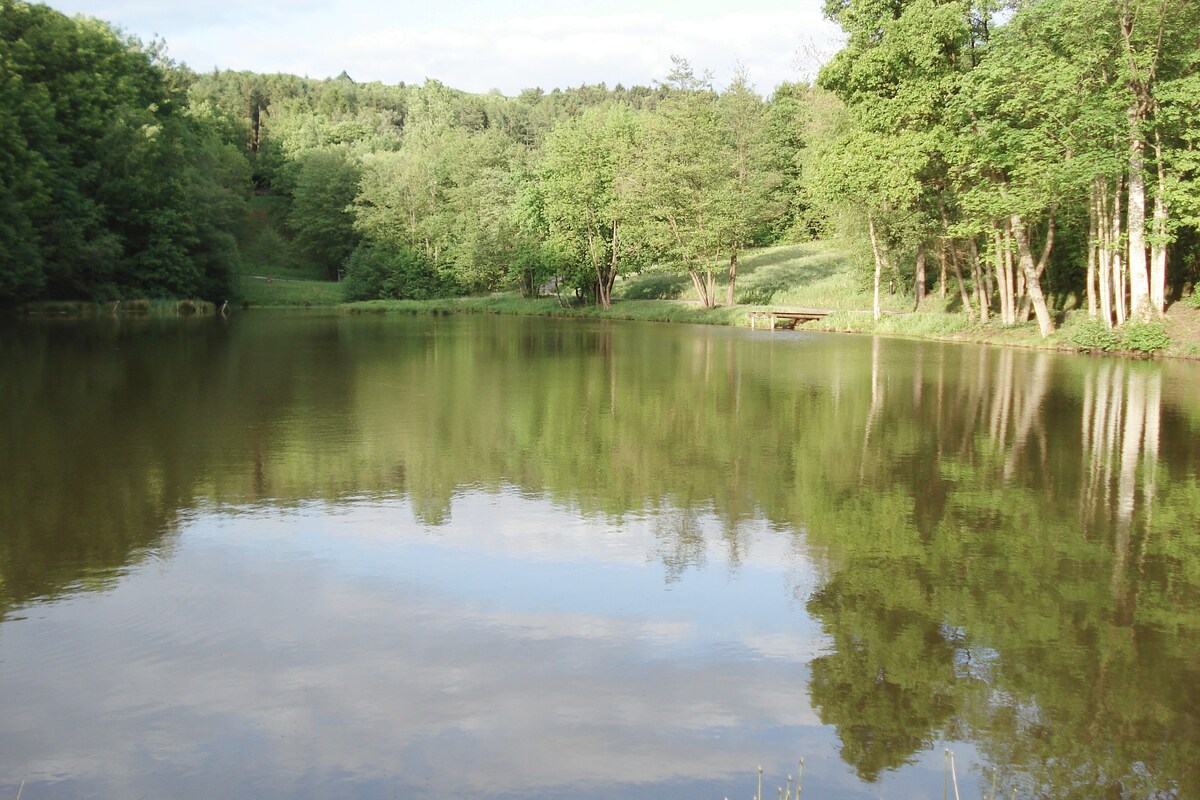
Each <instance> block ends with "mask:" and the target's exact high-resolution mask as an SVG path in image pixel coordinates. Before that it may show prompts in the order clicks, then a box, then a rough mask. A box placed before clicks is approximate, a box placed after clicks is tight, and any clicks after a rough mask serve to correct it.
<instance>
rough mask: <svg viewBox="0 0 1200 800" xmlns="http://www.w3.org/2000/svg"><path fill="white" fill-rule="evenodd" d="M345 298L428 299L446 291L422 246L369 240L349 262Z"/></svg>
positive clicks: (357, 250)
mask: <svg viewBox="0 0 1200 800" xmlns="http://www.w3.org/2000/svg"><path fill="white" fill-rule="evenodd" d="M342 287H343V292H344V296H345V299H346V300H348V301H354V300H376V299H390V300H425V299H428V298H430V297H437V296H439V295H440V294H442V291H443V287H442V284H441V282H440V281H439V279H438V275H437V273H436V272H435V271H434V269H433V265H432V264H430V263H429V261H428V259H426V258H425V256H424V254H422V253H421V252H420V251H418V250H414V249H413V248H410V247H405V246H403V245H400V246H394V245H389V244H382V243H367V244H362V245H359V247H358V248H357V249H356V250H355V251H354V253H353V254H352V255H351V256H350V259H349V260H348V261H347V262H346V278H345V280H344V281H342Z"/></svg>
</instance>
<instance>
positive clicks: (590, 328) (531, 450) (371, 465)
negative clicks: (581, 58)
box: [0, 312, 1200, 800]
mask: <svg viewBox="0 0 1200 800" xmlns="http://www.w3.org/2000/svg"><path fill="white" fill-rule="evenodd" d="M0 354H2V355H3V358H2V359H0V374H2V376H3V377H2V379H0V404H2V408H3V411H4V416H3V429H2V430H3V433H2V441H0V445H2V446H0V470H2V474H3V476H4V478H3V482H2V484H0V512H2V517H0V518H2V519H3V526H2V528H0V797H5V798H12V797H16V796H17V794H18V792H21V793H22V794H21V796H22V798H25V800H37V798H83V797H103V798H141V797H170V798H213V797H229V798H235V797H256V798H351V797H352V798H385V797H387V798H390V797H405V798H440V797H473V798H517V797H521V798H607V797H629V798H656V799H660V798H689V799H694V798H713V800H720V798H724V797H732V798H749V797H751V796H752V795H754V793H755V792H756V790H757V780H758V774H757V768H758V767H759V766H760V765H761V766H762V768H763V771H764V773H763V792H764V795H765V796H768V797H775V796H776V787H778V786H783V785H784V784H785V782H786V780H787V775H788V774H789V773H791V774H793V775H795V774H796V773H797V772H798V770H799V764H798V761H799V759H801V758H803V759H804V772H803V790H804V791H803V795H804V797H805V798H814V800H827V799H830V798H832V799H833V800H838V799H840V798H877V797H904V798H920V797H928V798H935V797H943V796H944V795H943V792H944V785H945V784H944V781H945V780H946V776H947V770H946V763H947V756H946V755H945V751H946V750H951V751H953V753H954V764H955V769H954V777H955V778H956V779H957V781H958V785H959V789H960V790H961V793H962V796H963V797H980V796H981V795H987V796H992V794H993V793H994V795H995V796H996V797H1005V798H1007V797H1010V796H1011V794H1012V792H1013V791H1014V790H1015V791H1016V796H1017V797H1054V798H1074V797H1078V798H1086V797H1099V796H1103V797H1114V798H1116V797H1127V798H1145V797H1178V798H1184V797H1198V796H1200V481H1198V476H1200V366H1198V365H1196V364H1190V363H1153V362H1137V361H1123V360H1114V359H1101V358H1088V357H1082V356H1070V355H1058V354H1051V353H1045V352H1030V351H1021V350H1015V349H999V348H983V347H975V346H963V345H952V344H936V343H918V342H910V341H904V340H885V339H871V338H866V337H853V336H839V335H822V334H806V333H803V332H798V333H768V332H762V331H759V332H750V331H746V330H733V329H721V328H704V327H692V326H684V325H659V324H638V323H615V322H589V321H582V320H541V319H522V318H506V317H493V316H453V317H405V316H361V317H354V316H338V315H333V314H323V313H278V314H276V313H267V312H252V313H251V312H248V313H245V314H236V315H234V316H233V317H231V318H230V319H228V320H221V319H191V320H154V319H143V320H136V319H122V320H115V319H101V320H96V321H91V322H66V321H57V320H45V321H37V322H22V323H16V324H9V325H6V326H5V327H4V328H3V329H2V337H0ZM22 784H24V788H23V789H22V788H21V787H22ZM993 786H994V787H995V788H994V790H993ZM951 791H952V790H951ZM950 796H953V794H951V795H950Z"/></svg>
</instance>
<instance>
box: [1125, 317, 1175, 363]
mask: <svg viewBox="0 0 1200 800" xmlns="http://www.w3.org/2000/svg"><path fill="white" fill-rule="evenodd" d="M1121 346H1122V347H1123V348H1124V349H1126V350H1132V351H1133V352H1135V353H1145V354H1147V355H1149V354H1151V353H1157V352H1158V351H1159V350H1165V349H1167V348H1168V347H1170V346H1171V337H1170V336H1168V335H1167V331H1166V328H1164V327H1163V324H1162V323H1161V322H1130V323H1128V324H1127V325H1125V327H1124V328H1122V329H1121Z"/></svg>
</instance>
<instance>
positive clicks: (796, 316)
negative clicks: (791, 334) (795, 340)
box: [747, 308, 832, 331]
mask: <svg viewBox="0 0 1200 800" xmlns="http://www.w3.org/2000/svg"><path fill="white" fill-rule="evenodd" d="M830 313H832V312H831V311H830V309H827V308H804V309H798V310H793V311H751V312H749V314H748V315H747V316H749V317H750V328H751V329H752V330H753V329H757V328H758V323H759V322H760V321H763V322H766V328H767V330H769V331H773V330H776V329H782V330H788V331H791V330H795V329H796V325H797V324H799V323H801V322H812V321H813V320H815V319H825V317H828V316H829V315H830Z"/></svg>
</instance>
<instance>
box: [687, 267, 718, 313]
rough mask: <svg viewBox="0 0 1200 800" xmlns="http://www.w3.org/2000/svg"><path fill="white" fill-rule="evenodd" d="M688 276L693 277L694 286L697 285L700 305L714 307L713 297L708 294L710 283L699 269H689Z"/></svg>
mask: <svg viewBox="0 0 1200 800" xmlns="http://www.w3.org/2000/svg"><path fill="white" fill-rule="evenodd" d="M688 276H689V277H691V279H692V286H694V287H696V296H697V297H699V298H700V305H702V306H704V307H705V308H712V305H713V304H712V298H711V297H709V294H708V283H707V281H705V280H704V277H703V276H702V275H701V274H700V273H699V271H697V270H694V269H689V270H688Z"/></svg>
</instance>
